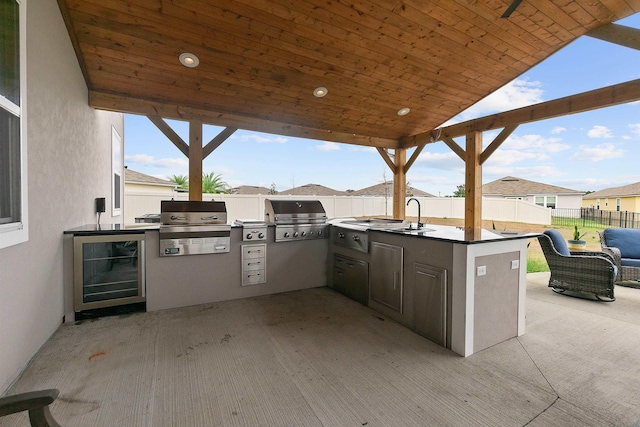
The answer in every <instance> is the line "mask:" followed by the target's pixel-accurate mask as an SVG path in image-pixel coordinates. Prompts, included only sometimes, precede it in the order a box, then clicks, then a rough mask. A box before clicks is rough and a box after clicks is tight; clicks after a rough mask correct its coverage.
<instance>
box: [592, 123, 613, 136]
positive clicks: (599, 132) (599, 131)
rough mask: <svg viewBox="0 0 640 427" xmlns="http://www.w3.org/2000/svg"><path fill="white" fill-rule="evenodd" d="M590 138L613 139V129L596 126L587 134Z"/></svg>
mask: <svg viewBox="0 0 640 427" xmlns="http://www.w3.org/2000/svg"><path fill="white" fill-rule="evenodd" d="M587 136H589V138H613V135H612V134H611V129H609V128H608V127H606V126H600V125H595V126H594V127H593V128H591V129H590V130H589V131H588V132H587Z"/></svg>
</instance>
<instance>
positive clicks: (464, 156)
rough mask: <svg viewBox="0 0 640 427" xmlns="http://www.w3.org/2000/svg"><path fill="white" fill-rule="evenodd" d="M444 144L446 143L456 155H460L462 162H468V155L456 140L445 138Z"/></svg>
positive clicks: (443, 139)
mask: <svg viewBox="0 0 640 427" xmlns="http://www.w3.org/2000/svg"><path fill="white" fill-rule="evenodd" d="M442 142H444V143H445V144H447V146H448V147H449V148H451V150H452V151H453V152H454V153H456V154H457V155H458V157H460V158H461V159H462V160H464V161H466V160H467V153H466V152H465V151H464V149H463V148H462V147H460V146H459V145H458V144H457V143H456V142H455V141H454V140H453V138H449V137H448V136H445V137H443V138H442Z"/></svg>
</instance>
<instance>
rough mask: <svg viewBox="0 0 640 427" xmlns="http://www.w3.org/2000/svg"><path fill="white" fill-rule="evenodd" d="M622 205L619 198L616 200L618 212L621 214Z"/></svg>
mask: <svg viewBox="0 0 640 427" xmlns="http://www.w3.org/2000/svg"><path fill="white" fill-rule="evenodd" d="M620 204H621V200H620V199H619V198H618V199H616V211H617V212H620Z"/></svg>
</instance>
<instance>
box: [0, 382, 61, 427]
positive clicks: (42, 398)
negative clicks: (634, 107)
mask: <svg viewBox="0 0 640 427" xmlns="http://www.w3.org/2000/svg"><path fill="white" fill-rule="evenodd" d="M58 394H60V392H59V391H58V390H56V389H48V390H38V391H30V392H27V393H19V394H14V395H12V396H6V397H0V417H3V416H5V415H10V414H15V413H17V412H22V411H29V419H30V420H31V425H34V426H50V427H60V424H58V423H57V422H56V421H55V420H54V419H53V417H52V416H51V413H50V412H49V405H50V404H52V403H53V401H54V400H56V398H57V397H58Z"/></svg>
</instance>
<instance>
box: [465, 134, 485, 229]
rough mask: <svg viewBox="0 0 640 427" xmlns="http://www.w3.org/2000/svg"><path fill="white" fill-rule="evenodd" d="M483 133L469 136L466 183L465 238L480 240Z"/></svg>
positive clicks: (466, 155) (466, 152)
mask: <svg viewBox="0 0 640 427" xmlns="http://www.w3.org/2000/svg"><path fill="white" fill-rule="evenodd" d="M481 154H482V132H472V133H469V134H467V149H466V150H465V182H464V190H465V196H464V205H465V209H464V238H465V239H466V240H478V239H479V238H480V233H481V231H482V166H481V165H480V155H481Z"/></svg>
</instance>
